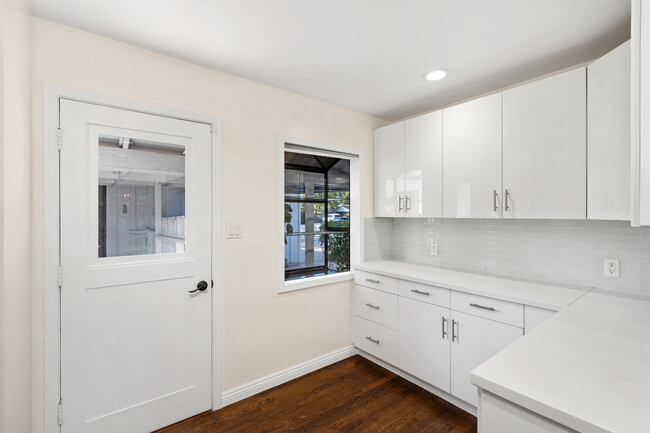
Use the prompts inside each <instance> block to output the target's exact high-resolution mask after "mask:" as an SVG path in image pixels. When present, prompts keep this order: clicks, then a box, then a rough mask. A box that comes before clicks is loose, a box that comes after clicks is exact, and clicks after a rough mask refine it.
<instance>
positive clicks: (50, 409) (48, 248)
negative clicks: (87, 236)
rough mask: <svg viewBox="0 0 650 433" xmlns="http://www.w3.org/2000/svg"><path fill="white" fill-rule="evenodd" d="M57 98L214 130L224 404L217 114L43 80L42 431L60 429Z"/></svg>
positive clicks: (215, 341)
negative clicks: (194, 111)
mask: <svg viewBox="0 0 650 433" xmlns="http://www.w3.org/2000/svg"><path fill="white" fill-rule="evenodd" d="M60 99H69V100H73V101H78V102H86V103H91V104H96V105H104V106H109V107H113V108H119V109H124V110H130V111H136V112H140V113H145V114H153V115H157V116H163V117H170V118H173V119H179V120H187V121H191V122H198V123H204V124H208V125H210V126H211V129H212V266H211V267H212V269H211V270H212V278H213V282H214V287H213V289H212V410H217V409H220V408H221V407H222V392H221V384H222V382H221V363H222V362H221V311H222V310H221V305H222V280H221V119H220V118H219V117H216V116H210V115H206V114H198V113H193V112H190V111H185V110H179V109H176V108H171V107H165V106H160V105H154V104H147V103H142V102H138V101H133V100H129V99H124V98H118V97H113V96H108V95H102V94H99V93H94V92H90V91H86V90H80V89H74V88H70V87H64V86H58V85H54V84H50V83H45V84H44V85H43V282H42V283H43V344H44V352H43V370H44V371H43V384H44V389H43V412H44V413H43V424H44V425H43V431H44V433H58V432H60V430H61V428H60V426H59V423H58V417H59V409H58V405H59V401H60V396H61V382H60V379H61V370H60V368H61V359H60V348H61V334H60V325H61V316H60V312H61V310H60V307H61V304H60V302H61V300H60V289H59V287H58V280H59V274H58V267H59V256H60V234H59V233H60V232H59V229H60V227H59V215H60V214H59V211H60V210H59V163H60V162H59V151H58V143H59V140H58V127H59V117H60V106H59V100H60Z"/></svg>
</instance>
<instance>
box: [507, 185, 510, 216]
mask: <svg viewBox="0 0 650 433" xmlns="http://www.w3.org/2000/svg"><path fill="white" fill-rule="evenodd" d="M509 198H510V193H509V192H508V190H506V212H508V211H509V210H510V205H509V204H508V199H509Z"/></svg>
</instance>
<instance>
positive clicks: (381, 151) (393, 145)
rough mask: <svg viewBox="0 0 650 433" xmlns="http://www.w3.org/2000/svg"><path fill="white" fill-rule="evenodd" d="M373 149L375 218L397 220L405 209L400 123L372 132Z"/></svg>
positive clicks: (401, 124) (402, 137)
mask: <svg viewBox="0 0 650 433" xmlns="http://www.w3.org/2000/svg"><path fill="white" fill-rule="evenodd" d="M374 149H375V154H374V159H375V160H374V170H375V174H374V176H375V182H374V197H375V206H374V208H375V216H376V217H396V216H400V215H402V214H403V209H404V208H405V203H404V198H403V195H404V122H399V123H395V124H393V125H388V126H384V127H383V128H379V129H376V130H375V147H374ZM400 197H401V198H400Z"/></svg>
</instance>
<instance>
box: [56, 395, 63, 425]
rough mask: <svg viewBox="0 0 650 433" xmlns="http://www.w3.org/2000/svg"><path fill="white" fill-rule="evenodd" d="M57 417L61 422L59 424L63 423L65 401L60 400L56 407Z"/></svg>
mask: <svg viewBox="0 0 650 433" xmlns="http://www.w3.org/2000/svg"><path fill="white" fill-rule="evenodd" d="M56 419H57V422H58V423H59V426H62V425H63V402H62V401H59V405H58V406H57V407H56Z"/></svg>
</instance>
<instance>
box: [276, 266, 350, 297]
mask: <svg viewBox="0 0 650 433" xmlns="http://www.w3.org/2000/svg"><path fill="white" fill-rule="evenodd" d="M353 278H354V274H353V273H352V271H348V272H341V273H338V274H330V275H320V276H318V277H309V278H305V279H301V280H290V281H282V282H281V283H280V287H279V288H278V293H286V292H293V291H296V290H302V289H308V288H310V287H316V286H323V285H325V284H333V283H338V282H340V281H349V280H352V279H353Z"/></svg>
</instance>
